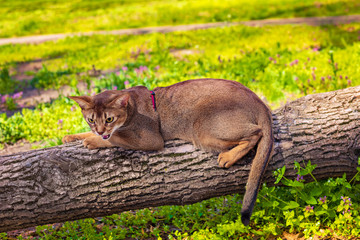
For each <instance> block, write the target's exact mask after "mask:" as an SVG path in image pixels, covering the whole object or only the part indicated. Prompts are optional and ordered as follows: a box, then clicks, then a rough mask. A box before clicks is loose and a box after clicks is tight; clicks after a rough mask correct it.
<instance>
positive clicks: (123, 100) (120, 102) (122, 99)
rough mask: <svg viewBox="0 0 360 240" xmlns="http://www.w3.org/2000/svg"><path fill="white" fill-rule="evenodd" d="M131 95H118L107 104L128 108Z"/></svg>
mask: <svg viewBox="0 0 360 240" xmlns="http://www.w3.org/2000/svg"><path fill="white" fill-rule="evenodd" d="M129 99H130V95H129V94H124V95H120V96H116V97H115V98H114V99H113V100H112V101H111V102H110V103H108V104H107V106H119V107H124V108H126V107H127V105H128V104H129Z"/></svg>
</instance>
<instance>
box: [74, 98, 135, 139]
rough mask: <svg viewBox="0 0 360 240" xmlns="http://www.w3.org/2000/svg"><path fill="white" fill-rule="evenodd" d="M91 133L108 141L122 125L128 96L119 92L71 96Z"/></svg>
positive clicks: (125, 116) (124, 119)
mask: <svg viewBox="0 0 360 240" xmlns="http://www.w3.org/2000/svg"><path fill="white" fill-rule="evenodd" d="M69 98H71V99H72V100H74V101H76V102H77V103H78V104H79V106H80V108H81V111H82V114H83V115H84V118H85V120H86V122H87V123H88V124H89V126H90V128H91V130H92V132H93V133H95V134H97V135H99V136H101V137H102V138H103V139H105V140H106V139H109V138H110V137H111V135H112V134H113V132H114V131H115V130H116V129H118V128H120V127H121V126H123V125H124V123H125V121H126V119H127V117H128V111H127V107H128V104H129V98H130V95H129V94H128V93H121V92H120V91H105V92H102V93H100V94H98V95H96V96H92V97H90V96H72V97H69Z"/></svg>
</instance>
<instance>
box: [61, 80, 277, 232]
mask: <svg viewBox="0 0 360 240" xmlns="http://www.w3.org/2000/svg"><path fill="white" fill-rule="evenodd" d="M70 98H71V99H73V100H75V101H76V102H77V103H78V104H79V106H80V107H81V109H82V114H83V115H84V118H85V120H86V121H87V123H88V124H89V126H90V128H91V130H92V132H88V133H80V134H74V135H67V136H65V137H64V138H63V142H64V143H66V142H72V141H75V140H84V142H83V144H84V146H85V147H87V148H89V149H95V148H103V147H111V146H119V147H123V148H125V149H135V150H149V151H150V150H161V149H162V148H163V147H164V141H166V140H170V139H183V140H186V141H190V142H192V143H193V144H194V145H195V146H197V147H200V148H202V149H204V150H208V151H217V152H220V154H219V156H218V163H219V165H220V167H224V168H229V167H230V166H232V165H233V164H234V163H235V162H236V161H238V160H239V159H241V158H242V157H243V156H244V155H246V154H247V153H248V152H249V150H251V149H253V148H255V146H256V145H257V153H256V155H255V157H254V159H253V161H252V166H251V169H250V173H249V178H248V181H247V185H246V191H245V195H244V199H243V206H242V210H241V220H242V222H243V223H244V225H248V224H249V222H250V217H251V214H252V210H253V207H254V204H255V201H256V197H257V193H258V190H259V187H260V183H261V178H262V175H263V174H264V172H265V169H266V167H267V164H268V161H269V159H270V156H271V153H272V149H273V132H272V114H271V111H270V109H269V108H268V107H267V106H266V105H265V104H264V103H263V102H262V101H261V100H260V98H259V97H258V96H256V94H255V93H253V92H252V91H251V90H250V89H248V88H246V87H245V86H243V85H242V84H240V83H238V82H235V81H230V80H224V79H195V80H188V81H184V82H179V83H177V84H174V85H171V86H168V87H158V88H155V89H154V90H153V91H149V90H148V89H147V88H146V87H144V86H137V87H132V88H129V89H125V90H121V91H116V90H111V91H105V92H102V93H100V94H98V95H96V96H92V97H90V96H72V97H70Z"/></svg>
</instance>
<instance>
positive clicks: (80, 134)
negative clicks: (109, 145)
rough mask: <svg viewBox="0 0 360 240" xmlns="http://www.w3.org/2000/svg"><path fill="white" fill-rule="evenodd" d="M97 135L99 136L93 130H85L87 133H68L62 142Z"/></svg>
mask: <svg viewBox="0 0 360 240" xmlns="http://www.w3.org/2000/svg"><path fill="white" fill-rule="evenodd" d="M95 136H97V135H96V134H94V133H92V132H85V133H78V134H72V135H66V136H64V137H63V139H62V142H63V143H68V142H74V141H77V140H84V139H86V138H89V137H95Z"/></svg>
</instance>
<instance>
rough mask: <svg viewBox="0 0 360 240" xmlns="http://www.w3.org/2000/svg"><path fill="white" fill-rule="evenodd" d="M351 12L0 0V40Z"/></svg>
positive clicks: (204, 2)
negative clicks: (17, 37) (38, 35)
mask: <svg viewBox="0 0 360 240" xmlns="http://www.w3.org/2000/svg"><path fill="white" fill-rule="evenodd" d="M356 13H360V4H359V3H358V1H356V0H343V1H339V0H316V1H315V0H304V1H298V0H270V1H269V0H256V1H246V0H221V1H220V0H210V1H208V0H199V1H191V0H184V1H178V0H172V1H165V0H158V1H154V0H152V1H139V0H136V1H130V0H123V1H113V0H106V1H100V0H93V1H83V0H76V1H55V0H51V1H49V0H29V1H13V0H2V1H1V4H0V38H1V37H2V38H4V37H14V36H25V35H35V34H51V33H69V32H88V31H97V30H113V29H122V28H137V27H144V26H158V25H177V24H189V23H205V22H219V21H241V20H252V19H264V18H283V17H307V16H327V15H348V14H356Z"/></svg>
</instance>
